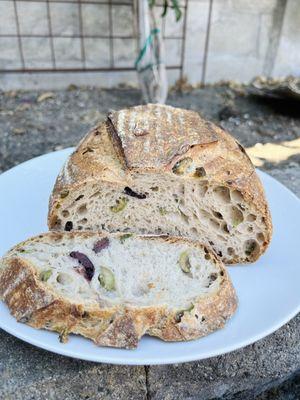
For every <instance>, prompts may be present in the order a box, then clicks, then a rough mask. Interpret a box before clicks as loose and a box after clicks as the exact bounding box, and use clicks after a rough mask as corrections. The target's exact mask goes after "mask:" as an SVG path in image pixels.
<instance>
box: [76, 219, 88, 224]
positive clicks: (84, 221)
mask: <svg viewBox="0 0 300 400" xmlns="http://www.w3.org/2000/svg"><path fill="white" fill-rule="evenodd" d="M86 223H87V218H82V219H81V220H80V221H78V224H86Z"/></svg>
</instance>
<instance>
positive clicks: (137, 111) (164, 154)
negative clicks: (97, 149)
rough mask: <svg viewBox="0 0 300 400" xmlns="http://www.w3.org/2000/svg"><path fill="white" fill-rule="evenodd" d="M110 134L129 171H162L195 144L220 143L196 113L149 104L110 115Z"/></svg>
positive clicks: (208, 125) (207, 124) (207, 123)
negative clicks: (140, 169) (137, 169)
mask: <svg viewBox="0 0 300 400" xmlns="http://www.w3.org/2000/svg"><path fill="white" fill-rule="evenodd" d="M108 124H109V127H110V129H111V135H112V137H113V139H114V140H115V143H116V145H117V147H119V150H120V152H121V154H123V157H124V161H125V164H126V166H127V168H129V169H131V168H142V169H148V168H149V169H160V168H163V167H164V166H165V165H166V164H168V163H169V162H170V161H171V160H172V159H173V158H174V157H175V156H177V155H181V154H184V153H185V152H186V151H187V149H189V148H190V147H191V146H194V145H199V144H201V145H205V144H209V143H212V142H216V141H217V140H218V137H217V135H216V134H215V132H214V130H213V128H212V127H211V124H210V123H209V122H207V121H205V120H203V119H202V118H200V116H199V114H198V113H196V112H195V111H189V110H183V109H180V108H174V107H171V106H166V105H161V104H148V105H143V106H136V107H131V108H128V109H125V110H120V111H116V112H113V113H110V114H109V115H108Z"/></svg>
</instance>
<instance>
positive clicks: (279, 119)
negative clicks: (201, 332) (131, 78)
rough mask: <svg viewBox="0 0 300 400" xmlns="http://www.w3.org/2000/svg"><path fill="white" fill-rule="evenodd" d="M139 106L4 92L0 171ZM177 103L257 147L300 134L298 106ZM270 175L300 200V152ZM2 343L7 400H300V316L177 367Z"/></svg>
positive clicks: (104, 97) (0, 336) (0, 374)
mask: <svg viewBox="0 0 300 400" xmlns="http://www.w3.org/2000/svg"><path fill="white" fill-rule="evenodd" d="M41 95H43V96H41ZM43 98H44V99H45V100H43ZM139 102H140V95H139V94H138V92H136V91H134V90H128V89H126V90H125V89H124V90H110V91H105V90H97V89H82V90H79V89H77V88H74V87H72V88H70V90H68V91H58V92H52V93H48V94H47V95H46V94H45V93H42V92H33V91H31V92H7V93H3V92H0V171H5V170H6V169H8V168H10V167H12V166H14V165H16V164H18V163H20V162H22V161H25V160H27V159H29V158H32V157H34V156H37V155H40V154H43V153H46V152H50V151H53V150H57V149H61V148H63V147H68V146H71V145H75V144H76V143H77V142H78V140H79V138H81V137H82V135H83V134H84V133H86V132H87V130H88V129H89V128H90V127H91V126H93V125H94V124H95V123H97V122H98V121H99V120H101V119H103V118H104V115H105V113H106V112H107V111H108V110H109V109H118V108H121V107H124V106H128V105H134V104H137V103H139ZM168 103H169V104H173V105H177V106H182V107H186V108H191V109H194V110H198V111H200V112H201V113H202V115H204V116H206V117H207V118H209V119H211V120H213V121H215V122H217V123H219V124H220V125H222V126H224V127H225V128H227V129H228V130H230V131H231V132H232V134H233V135H234V136H236V137H237V138H238V139H239V140H240V141H241V142H242V143H243V144H244V145H245V146H247V147H250V146H253V145H254V144H255V143H257V142H261V143H268V142H272V143H277V142H281V141H290V140H294V139H296V138H299V136H300V115H299V106H298V105H293V104H290V103H288V104H286V103H284V104H283V103H280V105H278V102H276V103H274V102H271V103H270V102H268V103H264V102H262V100H259V101H258V100H257V99H254V98H252V97H249V96H248V95H247V88H245V87H234V88H232V87H228V86H220V87H210V88H205V89H198V90H194V91H192V92H184V93H179V92H172V93H171V94H170V96H169V99H168ZM287 114H288V115H287ZM262 168H263V169H264V170H266V171H267V172H268V173H270V174H271V175H273V176H274V177H275V178H276V179H278V180H280V181H281V182H282V183H283V184H285V185H286V186H288V187H289V188H290V189H291V190H293V191H294V192H295V193H296V194H297V195H298V196H300V154H294V155H293V156H292V157H290V158H288V159H286V160H281V161H280V162H279V163H272V162H270V161H266V162H265V164H264V165H263V167H262ZM0 341H1V346H0V399H5V400H19V399H20V400H29V399H30V400H32V399H34V400H44V399H45V400H46V399H47V400H48V399H50V400H52V399H53V400H56V399H61V398H64V399H66V400H71V399H72V400H73V399H74V400H75V399H89V400H98V399H121V400H122V399H146V400H160V399H163V400H178V399H184V400H216V399H223V400H254V399H255V400H298V399H299V398H300V383H299V376H300V315H298V316H297V317H295V318H294V319H293V320H292V321H290V322H289V323H288V324H286V325H285V326H284V327H282V328H281V329H279V330H278V331H277V332H275V333H273V334H272V335H270V336H268V337H266V338H265V339H262V340H260V341H258V342H257V343H255V344H253V345H251V346H247V347H246V348H244V349H241V350H238V351H235V352H232V353H229V354H226V355H223V356H219V357H215V358H211V359H208V360H204V361H199V362H193V363H185V364H179V365H172V366H153V367H125V366H124V367H123V366H111V365H97V364H93V363H89V362H83V361H78V360H72V359H69V358H65V357H62V356H58V355H55V354H51V353H48V352H46V351H43V350H40V349H37V348H34V347H32V346H31V345H28V344H26V343H23V342H21V341H19V340H18V339H15V338H14V337H12V336H10V335H8V334H6V333H5V332H3V331H1V332H0Z"/></svg>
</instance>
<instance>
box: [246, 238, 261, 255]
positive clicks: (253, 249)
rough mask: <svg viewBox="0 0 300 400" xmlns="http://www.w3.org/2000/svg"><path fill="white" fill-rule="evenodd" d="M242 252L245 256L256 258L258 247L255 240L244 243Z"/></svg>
mask: <svg viewBox="0 0 300 400" xmlns="http://www.w3.org/2000/svg"><path fill="white" fill-rule="evenodd" d="M244 251H245V254H246V256H253V257H255V256H257V255H258V253H259V245H258V243H257V241H256V240H254V239H249V240H246V242H245V243H244Z"/></svg>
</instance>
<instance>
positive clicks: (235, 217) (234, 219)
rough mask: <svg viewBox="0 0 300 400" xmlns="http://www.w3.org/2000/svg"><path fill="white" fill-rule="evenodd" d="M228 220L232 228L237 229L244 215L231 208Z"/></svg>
mask: <svg viewBox="0 0 300 400" xmlns="http://www.w3.org/2000/svg"><path fill="white" fill-rule="evenodd" d="M230 219H231V223H232V225H233V227H237V226H238V225H239V224H240V223H242V222H243V221H244V215H243V213H242V211H241V210H239V209H238V208H237V207H235V206H233V207H231V210H230Z"/></svg>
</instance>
